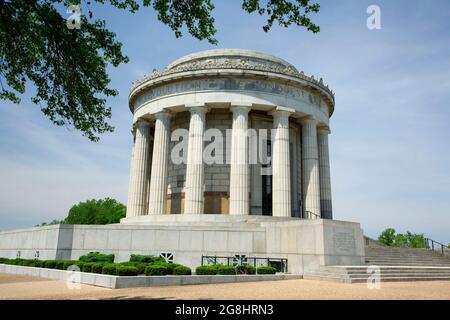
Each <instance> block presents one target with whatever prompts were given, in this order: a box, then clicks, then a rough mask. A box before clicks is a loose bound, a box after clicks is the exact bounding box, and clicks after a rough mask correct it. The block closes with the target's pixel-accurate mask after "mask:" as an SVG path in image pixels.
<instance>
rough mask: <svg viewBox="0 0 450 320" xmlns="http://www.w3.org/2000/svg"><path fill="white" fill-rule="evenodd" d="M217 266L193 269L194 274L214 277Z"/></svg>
mask: <svg viewBox="0 0 450 320" xmlns="http://www.w3.org/2000/svg"><path fill="white" fill-rule="evenodd" d="M217 269H218V266H217V265H210V266H199V267H197V268H195V274H198V275H215V274H217Z"/></svg>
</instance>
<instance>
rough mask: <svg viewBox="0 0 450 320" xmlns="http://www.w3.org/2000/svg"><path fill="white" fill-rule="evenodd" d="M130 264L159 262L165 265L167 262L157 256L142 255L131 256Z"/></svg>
mask: <svg viewBox="0 0 450 320" xmlns="http://www.w3.org/2000/svg"><path fill="white" fill-rule="evenodd" d="M129 262H133V263H157V262H162V263H165V262H166V260H164V258H161V257H157V256H145V255H141V254H132V255H131V256H130V261H129Z"/></svg>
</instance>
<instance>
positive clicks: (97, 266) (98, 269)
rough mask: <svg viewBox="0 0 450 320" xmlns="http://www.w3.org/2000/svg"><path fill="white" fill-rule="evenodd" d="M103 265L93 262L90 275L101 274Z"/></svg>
mask: <svg viewBox="0 0 450 320" xmlns="http://www.w3.org/2000/svg"><path fill="white" fill-rule="evenodd" d="M103 265H104V263H101V262H93V263H92V267H91V272H92V273H102V271H103Z"/></svg>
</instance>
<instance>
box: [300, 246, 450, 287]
mask: <svg viewBox="0 0 450 320" xmlns="http://www.w3.org/2000/svg"><path fill="white" fill-rule="evenodd" d="M365 248H366V265H363V266H323V267H321V268H320V269H319V270H317V271H315V272H307V273H305V274H304V276H303V278H304V279H310V280H328V281H337V282H344V283H356V282H367V281H368V279H371V278H374V277H375V276H378V275H379V279H380V280H381V281H423V280H425V281H430V280H449V281H450V256H449V255H446V254H441V253H440V252H436V251H434V250H429V249H413V248H391V247H386V246H383V245H382V244H380V243H379V242H378V241H374V240H371V239H366V247H365Z"/></svg>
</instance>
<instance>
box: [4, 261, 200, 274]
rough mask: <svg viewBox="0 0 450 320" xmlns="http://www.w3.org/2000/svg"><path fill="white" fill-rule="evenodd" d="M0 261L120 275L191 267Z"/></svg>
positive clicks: (176, 271)
mask: <svg viewBox="0 0 450 320" xmlns="http://www.w3.org/2000/svg"><path fill="white" fill-rule="evenodd" d="M0 263H3V264H9V265H19V266H29V267H38V268H47V269H59V270H68V269H69V268H71V270H73V271H82V272H91V273H99V274H108V275H118V276H136V275H139V274H146V275H172V274H174V275H190V274H191V269H190V268H188V267H186V266H183V265H180V264H175V263H167V262H157V263H154V264H146V263H134V262H123V263H109V262H83V261H78V260H77V261H72V260H31V259H6V258H0Z"/></svg>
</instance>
